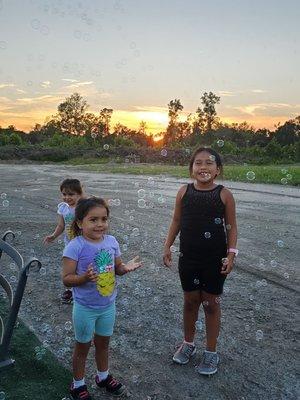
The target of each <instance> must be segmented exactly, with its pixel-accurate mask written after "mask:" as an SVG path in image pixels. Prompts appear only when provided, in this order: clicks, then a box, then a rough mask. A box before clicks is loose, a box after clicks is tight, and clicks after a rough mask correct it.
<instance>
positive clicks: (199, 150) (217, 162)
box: [189, 147, 223, 176]
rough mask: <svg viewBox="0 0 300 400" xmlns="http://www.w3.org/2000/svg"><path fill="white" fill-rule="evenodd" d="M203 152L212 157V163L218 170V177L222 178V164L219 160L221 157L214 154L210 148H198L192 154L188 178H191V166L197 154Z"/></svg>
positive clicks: (214, 151)
mask: <svg viewBox="0 0 300 400" xmlns="http://www.w3.org/2000/svg"><path fill="white" fill-rule="evenodd" d="M203 151H205V152H206V153H209V154H210V155H212V156H214V161H215V162H216V164H217V167H218V168H219V169H220V175H221V176H223V162H222V159H221V156H220V154H219V153H217V152H216V150H214V149H212V148H211V147H198V149H196V150H195V151H194V153H193V154H192V157H191V159H190V164H189V171H190V176H192V172H193V164H194V161H195V158H196V157H197V155H198V154H199V153H202V152H203Z"/></svg>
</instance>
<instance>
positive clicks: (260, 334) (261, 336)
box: [255, 329, 264, 341]
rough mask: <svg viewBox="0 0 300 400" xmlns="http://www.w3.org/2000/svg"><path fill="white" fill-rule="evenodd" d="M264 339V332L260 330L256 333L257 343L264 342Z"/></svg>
mask: <svg viewBox="0 0 300 400" xmlns="http://www.w3.org/2000/svg"><path fill="white" fill-rule="evenodd" d="M263 337H264V333H263V331H261V330H260V329H259V330H257V331H256V332H255V339H256V340H257V341H260V340H262V339H263Z"/></svg>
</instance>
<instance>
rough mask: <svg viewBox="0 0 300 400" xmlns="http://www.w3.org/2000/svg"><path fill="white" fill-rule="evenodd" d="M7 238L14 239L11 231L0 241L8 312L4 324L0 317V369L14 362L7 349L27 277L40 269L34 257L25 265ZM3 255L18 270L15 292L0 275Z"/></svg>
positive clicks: (2, 283)
mask: <svg viewBox="0 0 300 400" xmlns="http://www.w3.org/2000/svg"><path fill="white" fill-rule="evenodd" d="M9 236H11V237H12V238H13V239H14V238H15V234H14V233H13V232H12V231H7V232H5V233H4V235H3V236H2V239H0V289H1V287H2V288H3V289H4V291H5V293H6V295H7V298H8V301H9V312H8V315H7V318H6V320H5V322H4V320H3V319H2V317H1V315H0V369H1V368H5V367H9V366H12V365H14V363H15V360H13V359H12V358H10V356H9V347H10V343H11V339H12V335H13V330H14V327H15V324H16V321H17V317H18V312H19V309H20V305H21V301H22V298H23V294H24V289H25V286H26V282H27V277H28V275H29V272H30V270H31V269H33V268H35V269H36V270H37V271H39V269H40V268H41V263H40V261H39V260H38V259H37V258H35V257H31V258H30V259H29V260H28V262H27V263H26V264H25V263H24V260H23V257H22V256H21V254H20V253H19V252H18V251H17V250H16V249H15V248H14V247H13V246H12V245H10V244H9V243H7V241H6V240H7V239H8V237H9ZM3 253H5V254H7V255H8V256H9V257H10V258H11V259H12V260H13V261H14V262H15V264H16V265H17V267H18V270H19V276H18V282H17V286H16V289H15V292H14V291H13V289H12V287H11V285H10V283H9V282H8V280H7V279H6V278H5V277H4V276H3V275H2V274H1V266H2V260H1V256H2V254H3Z"/></svg>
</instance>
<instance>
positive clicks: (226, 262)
mask: <svg viewBox="0 0 300 400" xmlns="http://www.w3.org/2000/svg"><path fill="white" fill-rule="evenodd" d="M222 264H224V265H226V264H228V258H227V257H223V258H222Z"/></svg>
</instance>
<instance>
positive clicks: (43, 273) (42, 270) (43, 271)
mask: <svg viewBox="0 0 300 400" xmlns="http://www.w3.org/2000/svg"><path fill="white" fill-rule="evenodd" d="M46 273H47V271H46V268H45V267H41V268H40V275H42V276H44V275H46Z"/></svg>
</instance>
